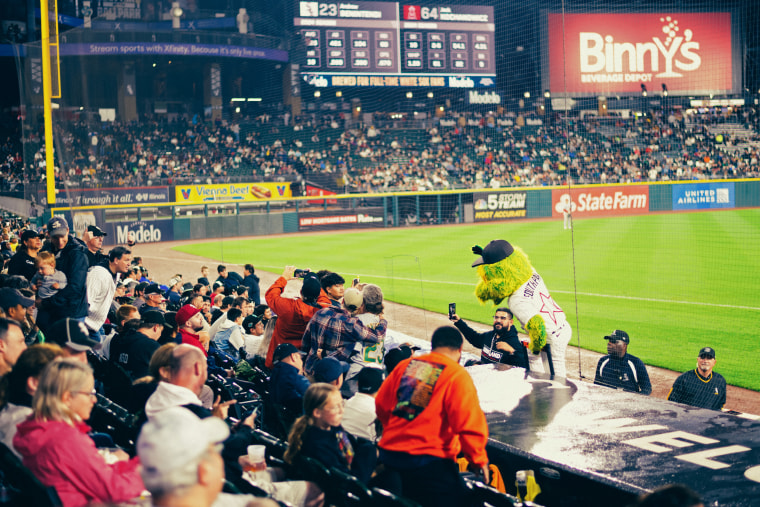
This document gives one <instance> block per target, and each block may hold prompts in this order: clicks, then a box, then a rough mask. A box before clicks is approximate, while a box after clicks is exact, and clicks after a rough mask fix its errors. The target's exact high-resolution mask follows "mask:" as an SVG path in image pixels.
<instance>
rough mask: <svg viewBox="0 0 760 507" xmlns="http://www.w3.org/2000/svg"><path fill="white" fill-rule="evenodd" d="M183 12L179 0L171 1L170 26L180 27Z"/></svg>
mask: <svg viewBox="0 0 760 507" xmlns="http://www.w3.org/2000/svg"><path fill="white" fill-rule="evenodd" d="M182 14H184V12H183V11H182V7H180V6H179V2H172V28H173V29H175V30H177V29H179V28H180V26H181V24H180V19H179V18H181V17H182Z"/></svg>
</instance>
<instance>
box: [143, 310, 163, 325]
mask: <svg viewBox="0 0 760 507" xmlns="http://www.w3.org/2000/svg"><path fill="white" fill-rule="evenodd" d="M140 320H142V321H143V322H144V323H146V324H149V325H151V326H155V325H156V324H158V325H161V326H166V325H167V324H166V319H164V314H163V313H161V312H159V311H156V310H149V311H147V312H145V313H143V314H142V315H141V316H140Z"/></svg>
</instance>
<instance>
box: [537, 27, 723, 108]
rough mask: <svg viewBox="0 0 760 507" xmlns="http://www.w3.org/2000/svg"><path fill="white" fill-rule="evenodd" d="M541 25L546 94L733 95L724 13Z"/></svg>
mask: <svg viewBox="0 0 760 507" xmlns="http://www.w3.org/2000/svg"><path fill="white" fill-rule="evenodd" d="M548 24H549V30H548V32H549V73H550V77H549V80H550V82H549V88H550V90H551V91H552V93H563V92H567V93H570V94H596V95H600V94H602V95H603V94H612V93H626V92H636V93H640V92H641V84H642V83H643V84H645V85H646V86H647V89H648V90H649V91H650V92H655V93H656V92H659V90H660V89H661V87H662V84H663V83H664V84H666V85H667V87H668V91H669V92H675V93H689V92H692V93H706V92H709V91H712V92H719V91H725V92H729V91H731V90H732V89H733V80H732V59H733V54H732V39H731V13H728V12H703V13H683V12H679V13H662V14H565V15H561V14H549V15H548ZM563 33H564V34H565V38H564V40H563V38H562V35H563ZM564 51H566V53H564Z"/></svg>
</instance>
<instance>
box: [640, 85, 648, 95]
mask: <svg viewBox="0 0 760 507" xmlns="http://www.w3.org/2000/svg"><path fill="white" fill-rule="evenodd" d="M641 96H642V97H646V96H647V85H645V84H644V83H641Z"/></svg>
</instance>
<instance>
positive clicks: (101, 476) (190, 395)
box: [0, 217, 719, 507]
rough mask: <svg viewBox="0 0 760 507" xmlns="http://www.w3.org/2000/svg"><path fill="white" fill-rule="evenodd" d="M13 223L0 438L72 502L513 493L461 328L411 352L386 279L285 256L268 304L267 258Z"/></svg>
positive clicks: (446, 499) (460, 497) (5, 293)
mask: <svg viewBox="0 0 760 507" xmlns="http://www.w3.org/2000/svg"><path fill="white" fill-rule="evenodd" d="M2 227H3V234H7V233H10V234H13V235H14V236H17V237H19V238H21V241H20V243H18V245H17V246H16V249H15V250H16V251H15V253H14V254H13V257H12V258H11V260H10V261H9V262H8V263H7V266H8V267H7V272H5V273H2V274H0V442H2V443H3V445H5V446H7V447H8V453H13V454H15V455H16V456H17V457H18V458H20V460H21V462H22V463H23V465H24V466H25V467H27V468H28V469H29V470H30V471H31V473H33V474H34V475H35V476H36V477H37V478H38V479H39V480H40V481H41V483H42V484H43V485H45V486H48V487H52V488H54V489H55V491H56V492H57V495H58V496H59V497H60V500H61V501H62V503H63V505H64V506H66V507H69V506H79V505H87V504H90V503H93V502H100V503H104V502H105V503H109V502H110V503H119V502H124V501H131V502H133V503H135V504H138V505H147V502H152V505H156V506H159V505H167V506H169V505H180V504H182V503H181V502H180V503H177V502H179V499H182V498H189V497H193V498H195V500H196V501H198V500H201V501H198V502H197V503H196V504H197V505H203V506H208V505H216V506H218V507H222V506H226V505H275V504H274V503H272V500H276V501H281V502H287V503H289V504H292V505H298V506H309V507H312V506H320V505H325V504H327V505H330V504H333V503H336V504H339V505H340V504H341V503H340V499H339V498H338V496H336V495H341V494H349V493H348V492H349V491H350V494H351V495H354V498H356V497H357V495H358V498H359V499H362V498H364V499H365V500H367V501H369V500H368V499H369V498H371V497H372V495H373V494H376V495H386V498H395V499H396V500H397V501H398V503H397V505H401V504H403V502H404V501H403V500H401V499H400V497H401V496H404V497H407V498H411V499H412V500H414V501H416V502H417V503H419V504H420V505H423V506H426V505H431V506H432V505H436V506H438V505H457V506H458V505H465V504H468V502H469V501H470V500H472V499H473V498H475V497H476V496H477V495H476V493H477V487H475V486H472V483H470V485H469V486H468V483H467V481H466V480H465V479H464V477H465V476H468V477H474V478H475V480H478V481H483V482H485V483H489V484H491V485H492V486H495V487H498V488H500V491H501V492H502V493H506V487H505V485H504V481H503V479H502V478H501V477H500V473H499V470H498V468H496V467H494V466H493V465H489V463H488V455H487V454H486V450H485V447H486V443H487V440H488V427H487V424H486V420H485V415H484V414H483V412H482V410H481V409H480V405H479V402H478V394H477V391H476V389H475V385H474V382H473V379H472V378H471V377H470V375H469V374H468V373H467V371H466V370H465V369H464V368H463V367H462V366H461V364H463V363H465V360H466V358H465V357H464V356H463V352H462V347H463V341H464V337H463V335H462V333H461V332H460V330H458V329H457V328H460V329H465V328H466V326H462V325H461V323H457V326H456V327H453V326H443V327H440V328H438V329H437V330H436V331H435V332H434V333H433V335H432V338H431V341H430V342H429V343H427V342H423V344H422V345H420V344H419V343H414V344H413V345H414V346H415V347H416V349H417V350H416V352H415V350H413V348H412V347H411V346H409V345H408V344H406V343H399V342H397V341H396V339H395V338H394V337H393V336H392V334H391V333H389V330H388V328H387V321H386V320H385V318H384V305H383V294H382V289H381V288H380V287H379V286H377V285H373V284H362V283H360V282H359V280H358V279H355V280H354V281H353V282H352V284H351V286H350V287H348V288H346V287H345V285H346V282H345V280H344V279H343V278H342V277H341V276H340V275H339V274H337V273H334V272H331V271H329V270H322V271H319V272H310V271H309V270H296V269H295V268H294V267H293V266H287V267H286V268H285V270H284V271H283V274H282V276H280V277H279V278H278V279H277V280H276V281H275V282H274V283H273V284H272V285H271V286H270V287H269V288H268V289H267V290H266V291H265V297H264V300H265V303H259V301H254V300H252V299H249V297H250V295H251V294H253V295H254V297H258V295H259V294H260V291H259V288H258V283H259V279H258V277H257V276H256V275H255V268H254V266H253V265H252V264H246V265H245V266H244V275H245V277H243V276H241V275H239V274H237V273H235V271H234V270H233V269H231V268H230V267H228V266H225V265H219V266H217V268H216V272H217V275H218V276H217V278H216V279H215V280H213V281H212V278H210V270H209V268H208V267H206V266H204V267H203V268H202V269H201V271H200V275H201V276H200V277H198V278H197V279H196V278H195V277H194V276H187V277H183V275H182V274H179V273H177V274H175V275H174V276H172V277H171V279H170V280H169V281H168V282H167V283H165V284H164V283H161V281H160V280H153V279H152V278H151V276H150V273H149V271H148V269H147V268H146V266H145V265H144V264H143V262H142V259H141V258H139V257H133V256H132V252H131V251H130V250H129V249H128V248H126V247H124V246H116V247H114V248H112V249H111V250H110V251H109V252H108V253H107V254H105V253H103V252H101V251H100V248H101V246H102V235H103V234H104V233H103V231H102V230H100V229H99V228H98V227H96V226H89V227H88V229H87V231H86V232H85V233H84V235H83V237H82V239H78V238H76V237H74V236H73V235H71V234H70V230H69V226H68V223H67V221H66V220H65V219H63V218H62V217H54V218H52V219H50V221H49V222H48V223H47V226H46V227H45V228H44V229H43V230H36V229H34V228H33V227H32V226H31V224H30V223H29V222H27V221H24V220H21V219H13V220H7V221H5V222H3V224H2ZM48 253H54V254H55V255H48ZM56 273H57V274H56ZM46 277H53V278H52V279H51V280H46ZM33 281H34V282H35V283H32V282H33ZM47 281H52V282H53V283H51V284H46V282H47ZM288 285H291V287H290V292H291V293H292V290H293V289H295V288H299V289H300V297H298V298H293V297H291V296H290V295H289V294H286V289H287V288H288ZM43 289H44V290H43ZM257 303H259V304H257ZM272 310H274V312H273V311H272ZM508 313H509V312H508V311H507V310H506V309H501V308H500V309H499V310H498V311H497V316H499V315H500V314H504V317H503V318H501V317H499V319H498V320H495V324H494V330H498V329H500V328H501V326H502V323H503V322H508V321H509V319H507V317H506V315H507V314H508ZM43 316H44V317H45V318H41V317H43ZM453 317H455V318H456V320H458V317H457V316H456V315H453ZM497 324H498V325H497ZM472 333H474V332H469V333H466V334H467V335H468V340H470V341H472V337H471V336H469V335H470V334H472ZM515 336H516V333H515ZM614 337H615V339H616V340H617V341H619V340H618V337H623V338H625V340H624V341H625V343H626V344H627V338H628V337H627V335H626V334H625V333H623V332H621V331H615V333H614ZM607 338H608V339H610V342H611V343H612V339H611V338H612V336H611V337H607ZM621 340H622V338H621ZM617 341H616V343H617ZM483 343H485V342H483ZM491 343H492V345H493V340H492V341H491ZM514 346H515V347H519V346H521V345H520V343H519V341H514ZM703 355H704V358H703V359H702V356H703ZM708 356H709V357H708ZM626 357H628V356H625V355H623V358H626ZM714 357H715V356H714V351H713V350H712V349H709V348H706V349H703V350H702V351H701V352H700V358H701V359H700V360H701V361H702V362H704V363H706V365H707V366H709V367H710V368H711V367H712V366H713V365H714V364H715V363H714ZM475 361H476V362H477V360H475ZM486 362H490V361H486ZM701 366H702V365H701V363H700V367H701ZM645 394H647V393H645ZM713 408H714V407H713ZM718 408H719V407H718ZM104 413H105V414H110V415H112V416H113V414H117V415H116V417H117V418H118V421H119V424H116V425H114V423H113V421H112V420H104V419H103V417H104ZM118 414H122V415H121V416H119V415H118ZM125 421H126V422H125ZM223 421H224V422H226V423H227V424H225V423H224V422H223ZM86 422H89V423H90V424H91V426H88V424H86ZM260 428H264V429H266V431H267V432H268V433H267V432H262V430H261V429H260ZM101 432H102V433H101ZM117 444H118V445H117ZM258 444H264V445H265V446H266V447H267V451H266V453H267V456H268V462H267V463H265V462H264V461H263V460H264V457H263V456H264V455H263V454H261V453H260V452H259V451H257V450H256V445H258ZM2 450H3V448H2V447H0V451H2ZM8 453H6V456H10V454H8ZM7 459H9V458H7ZM462 460H464V461H462ZM458 462H459V464H457V463H458ZM458 467H459V470H458ZM464 470H469V472H468V474H469V475H468V474H465V475H464V476H463V475H461V474H460V471H464ZM225 477H226V481H227V483H226V484H227V491H230V492H235V493H236V494H237V495H242V496H238V497H234V498H232V499H231V498H230V497H229V496H227V495H226V494H225V493H222V492H221V490H222V479H223V478H225ZM326 477H327V478H329V480H327V479H326ZM468 480H469V479H468ZM1 484H2V483H1V482H0V485H1ZM145 489H147V490H148V491H149V492H150V493H151V494H152V498H151V499H150V500H146V498H145V495H144V494H143V491H144V490H145ZM489 491H490V493H489V494H494V492H493V491H491V490H489ZM373 492H374V493H373ZM481 494H482V493H481ZM495 494H499V493H495ZM362 495H365V496H362ZM473 495H475V496H473ZM491 498H492V499H493V497H491ZM503 499H504V501H505V502H507V501H508V500H509V499H508V495H507V496H504V497H503ZM531 499H532V498H531ZM539 500H540V499H539ZM475 504H477V505H480V504H482V502H480V503H474V504H473V505H475ZM505 504H506V503H505ZM362 505H364V503H362ZM367 505H370V504H369V503H367ZM404 505H407V504H404Z"/></svg>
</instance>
